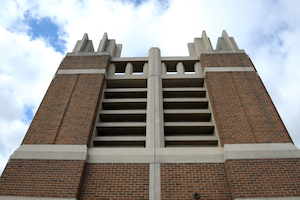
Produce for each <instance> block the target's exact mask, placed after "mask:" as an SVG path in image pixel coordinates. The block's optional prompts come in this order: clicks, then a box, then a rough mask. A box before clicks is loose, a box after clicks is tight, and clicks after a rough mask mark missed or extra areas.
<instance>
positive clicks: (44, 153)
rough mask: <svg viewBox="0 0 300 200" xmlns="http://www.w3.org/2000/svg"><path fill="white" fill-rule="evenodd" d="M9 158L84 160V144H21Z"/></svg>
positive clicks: (85, 155) (85, 151) (85, 157)
mask: <svg viewBox="0 0 300 200" xmlns="http://www.w3.org/2000/svg"><path fill="white" fill-rule="evenodd" d="M10 159H38V160H86V159H87V146H86V145H55V144H53V145H51V144H49V145H39V144H34V145H30V144H24V145H21V146H20V147H19V148H18V149H17V150H15V152H14V153H13V154H12V155H11V157H10Z"/></svg>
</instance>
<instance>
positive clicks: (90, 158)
mask: <svg viewBox="0 0 300 200" xmlns="http://www.w3.org/2000/svg"><path fill="white" fill-rule="evenodd" d="M276 158H300V150H299V149H298V148H297V147H296V146H295V145H294V144H292V143H268V144H266V143H261V144H257V143H256V144H225V145H224V148H222V147H212V148H209V147H204V148H155V149H154V148H89V149H88V148H87V146H86V145H55V144H54V145H51V144H49V145H38V144H37V145H31V144H24V145H21V146H20V147H19V148H18V149H17V150H16V151H15V152H14V153H13V154H12V155H11V157H10V159H40V160H45V159H46V160H86V161H87V162H88V163H223V162H225V161H226V160H231V159H276Z"/></svg>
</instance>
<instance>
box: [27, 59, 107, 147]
mask: <svg viewBox="0 0 300 200" xmlns="http://www.w3.org/2000/svg"><path fill="white" fill-rule="evenodd" d="M108 65H109V60H108V56H67V57H65V59H64V60H63V61H62V63H61V66H60V69H79V68H80V69H87V68H89V69H96V68H97V69H101V68H107V67H108ZM88 66H89V67H88ZM104 80H105V78H104V74H56V75H55V77H54V79H53V81H52V83H51V85H50V87H49V89H48V91H47V93H46V95H45V97H44V99H43V101H42V103H41V105H40V107H39V109H38V111H37V114H36V115H35V117H34V119H33V121H32V123H31V125H30V128H29V130H28V132H27V134H26V136H25V138H24V141H23V143H22V144H86V145H89V144H90V140H91V136H92V131H93V128H94V123H95V118H96V115H97V112H98V108H99V102H100V99H101V94H102V89H103V85H104Z"/></svg>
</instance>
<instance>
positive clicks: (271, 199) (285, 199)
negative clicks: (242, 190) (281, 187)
mask: <svg viewBox="0 0 300 200" xmlns="http://www.w3.org/2000/svg"><path fill="white" fill-rule="evenodd" d="M299 199H300V196H299V197H258V198H235V199H234V200H299Z"/></svg>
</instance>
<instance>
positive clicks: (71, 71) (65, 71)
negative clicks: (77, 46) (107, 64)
mask: <svg viewBox="0 0 300 200" xmlns="http://www.w3.org/2000/svg"><path fill="white" fill-rule="evenodd" d="M105 73H106V69H60V70H58V71H57V72H56V74H105Z"/></svg>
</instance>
